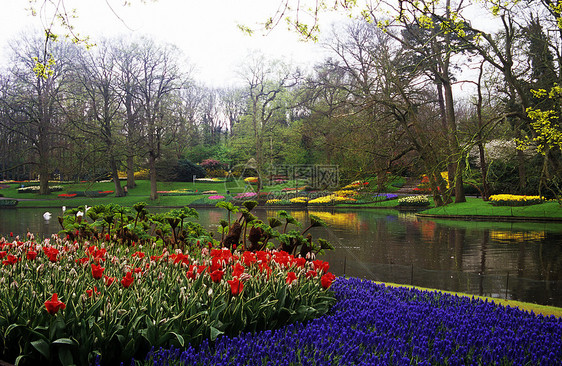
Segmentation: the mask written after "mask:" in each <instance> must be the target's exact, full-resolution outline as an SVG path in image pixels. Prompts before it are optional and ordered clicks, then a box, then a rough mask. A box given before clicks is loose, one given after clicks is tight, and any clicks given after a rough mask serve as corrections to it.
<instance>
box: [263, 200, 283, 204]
mask: <svg viewBox="0 0 562 366" xmlns="http://www.w3.org/2000/svg"><path fill="white" fill-rule="evenodd" d="M277 202H281V200H280V199H278V198H274V199H270V200H267V201H266V202H265V204H266V205H273V204H274V203H277Z"/></svg>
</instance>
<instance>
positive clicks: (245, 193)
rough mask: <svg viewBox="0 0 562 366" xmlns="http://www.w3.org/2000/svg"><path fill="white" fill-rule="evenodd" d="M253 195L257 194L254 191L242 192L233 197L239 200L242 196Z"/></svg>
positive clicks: (249, 196)
mask: <svg viewBox="0 0 562 366" xmlns="http://www.w3.org/2000/svg"><path fill="white" fill-rule="evenodd" d="M255 196H257V193H256V192H244V193H238V194H237V195H236V196H234V199H236V200H241V199H244V198H251V197H255Z"/></svg>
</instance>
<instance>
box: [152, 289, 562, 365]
mask: <svg viewBox="0 0 562 366" xmlns="http://www.w3.org/2000/svg"><path fill="white" fill-rule="evenodd" d="M331 289H332V290H333V291H334V293H335V295H336V299H337V303H336V305H335V306H334V307H333V308H332V310H331V311H330V313H329V314H328V315H324V316H322V317H320V318H318V319H315V320H313V321H310V322H308V323H307V324H302V323H297V324H294V325H288V326H286V327H283V328H281V329H278V330H274V331H263V332H257V333H254V334H252V333H244V334H242V335H240V336H238V337H226V336H225V337H220V338H219V339H218V340H217V342H216V343H214V344H213V343H210V342H204V343H203V344H202V345H201V346H200V347H194V346H191V345H190V346H187V347H185V348H183V349H177V348H175V349H155V350H153V352H151V353H150V354H149V357H148V358H147V361H146V362H145V363H144V364H145V365H180V364H181V365H226V364H229V365H230V364H232V365H264V364H274V365H301V364H302V365H334V366H335V365H556V364H559V360H560V359H562V320H561V319H559V318H554V317H543V316H540V315H539V316H537V315H534V314H532V313H527V312H523V311H520V310H518V309H515V308H510V307H502V306H499V305H495V304H493V303H490V302H487V301H482V300H475V299H470V298H468V297H457V296H452V295H447V294H443V293H440V292H428V291H420V290H415V289H406V288H392V287H385V286H384V285H379V284H375V283H372V282H370V281H366V280H360V279H356V278H349V279H344V278H337V279H336V281H335V282H334V284H333V285H332V287H331Z"/></svg>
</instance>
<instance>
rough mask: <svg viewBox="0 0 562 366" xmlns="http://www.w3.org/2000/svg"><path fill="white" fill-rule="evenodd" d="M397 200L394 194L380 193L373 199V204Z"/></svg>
mask: <svg viewBox="0 0 562 366" xmlns="http://www.w3.org/2000/svg"><path fill="white" fill-rule="evenodd" d="M397 198H398V195H397V194H394V193H381V194H377V195H375V196H374V197H373V199H374V200H375V202H380V201H390V200H395V199H397Z"/></svg>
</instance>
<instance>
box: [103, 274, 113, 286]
mask: <svg viewBox="0 0 562 366" xmlns="http://www.w3.org/2000/svg"><path fill="white" fill-rule="evenodd" d="M103 281H104V282H105V285H106V286H108V287H109V286H111V284H112V283H113V282H114V281H115V277H109V276H103Z"/></svg>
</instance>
